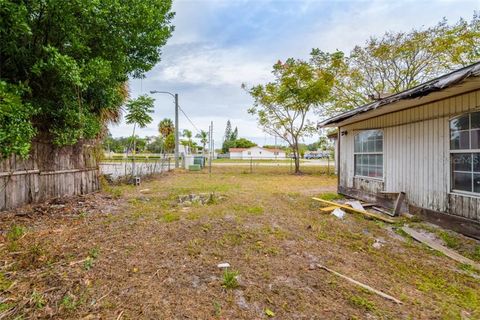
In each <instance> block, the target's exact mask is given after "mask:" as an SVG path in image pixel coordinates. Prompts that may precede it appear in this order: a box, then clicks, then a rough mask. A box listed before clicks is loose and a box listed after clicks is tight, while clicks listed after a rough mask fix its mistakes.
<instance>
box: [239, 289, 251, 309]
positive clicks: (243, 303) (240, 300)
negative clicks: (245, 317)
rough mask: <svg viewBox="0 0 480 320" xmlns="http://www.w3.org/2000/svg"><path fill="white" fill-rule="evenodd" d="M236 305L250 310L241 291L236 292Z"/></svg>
mask: <svg viewBox="0 0 480 320" xmlns="http://www.w3.org/2000/svg"><path fill="white" fill-rule="evenodd" d="M235 303H236V304H237V305H238V307H239V308H240V309H243V310H247V309H249V308H250V307H249V306H248V303H247V300H245V297H244V296H243V292H242V291H241V290H235Z"/></svg>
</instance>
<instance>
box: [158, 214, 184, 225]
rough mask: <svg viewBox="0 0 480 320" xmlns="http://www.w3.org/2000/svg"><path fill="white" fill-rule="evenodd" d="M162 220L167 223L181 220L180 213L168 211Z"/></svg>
mask: <svg viewBox="0 0 480 320" xmlns="http://www.w3.org/2000/svg"><path fill="white" fill-rule="evenodd" d="M162 220H163V221H164V222H167V223H169V222H174V221H177V220H180V215H179V214H178V213H174V212H168V213H166V214H164V215H163V216H162Z"/></svg>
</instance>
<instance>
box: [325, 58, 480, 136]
mask: <svg viewBox="0 0 480 320" xmlns="http://www.w3.org/2000/svg"><path fill="white" fill-rule="evenodd" d="M478 77H480V62H477V63H474V64H472V65H470V66H467V67H464V68H461V69H458V70H455V71H453V72H450V73H447V74H445V75H442V76H440V77H438V78H435V79H433V80H430V81H428V82H425V83H422V84H420V85H418V86H416V87H413V88H411V89H407V90H405V91H402V92H399V93H396V94H393V95H390V96H388V97H385V98H382V99H379V100H377V101H374V102H371V103H368V104H365V105H363V106H360V107H358V108H356V109H353V110H350V111H347V112H343V113H341V114H339V115H337V116H334V117H332V118H329V119H327V120H324V121H322V122H320V123H319V124H318V128H322V127H337V126H341V125H346V124H349V123H353V122H356V121H361V120H365V119H368V118H371V117H375V116H379V115H382V114H386V113H390V112H394V111H398V110H402V109H407V108H410V107H413V106H416V105H420V104H423V103H427V102H431V101H434V100H438V99H442V98H447V97H449V96H452V95H456V94H460V93H463V92H468V91H472V90H475V89H479V88H480V80H479V79H478ZM467 82H470V83H468V84H467ZM449 88H450V89H452V90H447V89H449ZM447 91H449V92H447ZM388 107H391V108H388Z"/></svg>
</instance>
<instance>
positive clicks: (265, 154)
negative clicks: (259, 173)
mask: <svg viewBox="0 0 480 320" xmlns="http://www.w3.org/2000/svg"><path fill="white" fill-rule="evenodd" d="M249 153H250V154H249ZM242 157H243V159H275V158H276V159H282V158H285V152H283V151H282V152H279V153H278V155H275V154H274V153H273V152H271V151H269V150H266V149H262V148H257V147H252V148H250V149H247V150H244V151H243V152H242Z"/></svg>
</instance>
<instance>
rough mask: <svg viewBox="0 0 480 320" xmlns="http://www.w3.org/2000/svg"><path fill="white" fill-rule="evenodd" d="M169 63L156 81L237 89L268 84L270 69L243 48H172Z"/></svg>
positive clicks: (188, 46) (158, 71) (187, 46)
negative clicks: (241, 86) (248, 83)
mask: <svg viewBox="0 0 480 320" xmlns="http://www.w3.org/2000/svg"><path fill="white" fill-rule="evenodd" d="M172 51H173V52H175V54H170V55H169V59H168V63H166V64H164V65H161V66H160V68H159V69H158V70H157V73H156V74H155V75H154V76H153V77H152V80H162V81H167V82H177V83H186V84H194V85H204V84H209V85H212V86H222V85H229V86H236V87H238V88H240V84H241V83H242V82H245V81H247V82H251V83H262V82H265V81H268V80H269V79H270V78H271V76H270V66H269V65H268V62H267V61H261V60H262V59H255V58H254V57H252V55H251V53H250V52H249V51H248V50H246V49H243V48H238V47H233V48H220V47H218V46H215V45H214V44H202V43H194V44H188V45H176V46H173V47H171V48H169V52H172Z"/></svg>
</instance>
